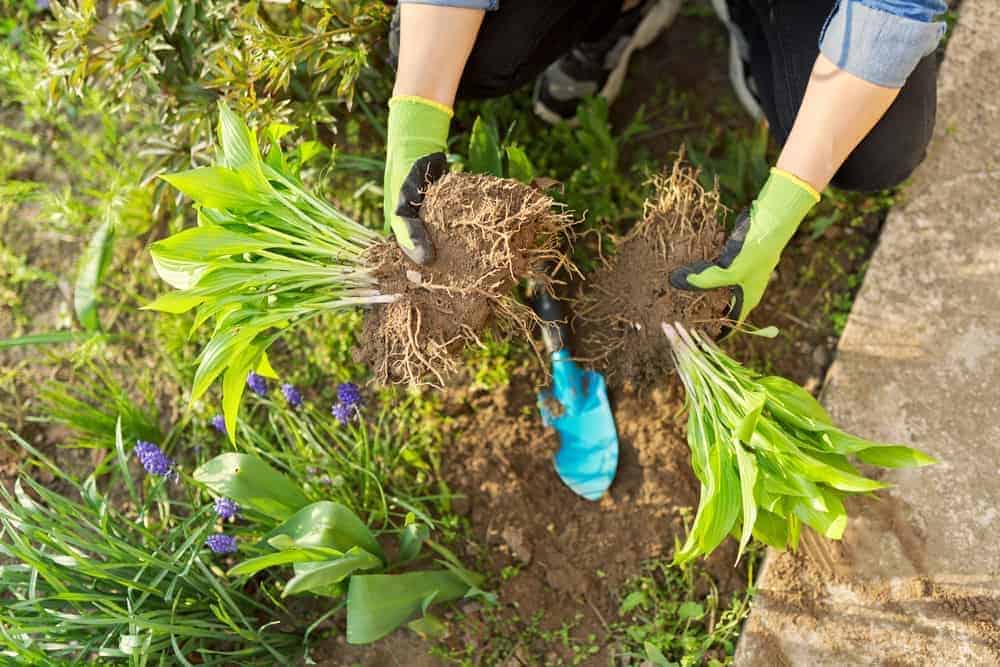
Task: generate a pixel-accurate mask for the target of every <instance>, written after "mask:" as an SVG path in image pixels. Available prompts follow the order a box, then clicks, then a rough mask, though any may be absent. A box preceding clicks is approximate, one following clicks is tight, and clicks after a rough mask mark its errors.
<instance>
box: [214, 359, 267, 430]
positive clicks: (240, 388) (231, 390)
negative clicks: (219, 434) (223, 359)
mask: <svg viewBox="0 0 1000 667" xmlns="http://www.w3.org/2000/svg"><path fill="white" fill-rule="evenodd" d="M261 352H263V349H262V348H261V346H260V345H259V344H257V345H253V344H251V345H248V346H247V347H245V348H243V349H241V350H238V351H236V353H235V354H234V355H233V356H232V358H231V361H230V362H229V367H228V368H226V373H225V375H223V376H222V417H223V419H224V420H225V422H226V434H227V435H228V437H229V442H231V443H233V444H234V445H235V444H236V417H237V416H238V415H239V412H240V400H241V399H242V398H243V393H244V392H245V391H246V387H247V376H248V375H250V371H251V370H253V368H254V366H255V365H256V364H257V363H258V361H259V359H260V355H261Z"/></svg>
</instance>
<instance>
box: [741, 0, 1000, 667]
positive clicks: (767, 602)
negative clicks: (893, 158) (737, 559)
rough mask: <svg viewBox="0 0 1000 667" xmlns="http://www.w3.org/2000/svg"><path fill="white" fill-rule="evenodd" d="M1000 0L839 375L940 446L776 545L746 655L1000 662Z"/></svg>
mask: <svg viewBox="0 0 1000 667" xmlns="http://www.w3.org/2000/svg"><path fill="white" fill-rule="evenodd" d="M998 35H1000V2H997V0H964V2H963V3H962V7H961V12H960V17H959V24H958V26H957V28H956V29H955V33H954V35H953V37H952V41H951V43H950V44H949V45H948V55H947V58H946V60H945V63H944V66H943V69H942V73H941V83H940V87H939V96H940V106H939V111H938V122H937V130H936V136H935V140H934V142H933V143H932V145H931V148H930V150H929V154H928V158H927V160H926V161H925V163H924V164H923V165H921V166H920V168H919V169H918V171H917V173H916V174H915V176H914V179H913V182H912V183H911V185H910V186H909V187H908V188H907V190H906V199H907V202H906V203H904V204H903V205H902V206H901V207H899V208H896V209H894V210H893V211H892V212H891V213H890V215H889V219H888V220H887V222H886V225H885V229H884V231H883V233H882V237H881V239H880V243H879V247H878V248H877V250H876V252H875V254H874V256H873V258H872V261H871V265H870V269H869V271H868V274H867V276H866V278H865V282H864V285H863V286H862V288H861V291H860V293H859V295H858V298H857V300H856V302H855V305H854V309H853V310H852V312H851V315H850V318H849V320H848V324H847V327H846V329H845V331H844V335H843V337H842V339H841V341H840V345H839V348H838V352H837V358H836V361H835V362H834V365H833V367H832V368H831V370H830V374H829V376H828V378H827V383H826V386H825V389H824V392H823V402H824V403H825V405H826V407H827V408H828V409H829V411H830V412H831V414H832V415H833V417H834V420H835V422H836V423H838V424H840V425H842V426H843V427H844V428H846V429H847V430H848V431H851V432H855V433H858V434H859V435H863V436H865V437H870V438H876V439H882V440H887V441H899V442H905V443H911V444H913V445H914V446H916V447H919V448H920V449H923V450H924V451H927V452H929V453H931V454H933V455H934V456H936V457H938V458H939V459H940V460H941V463H940V464H939V465H936V466H932V467H929V468H923V469H919V470H905V471H894V472H890V473H885V474H882V478H883V479H884V480H885V481H888V482H890V483H892V484H894V485H895V486H894V488H892V489H890V490H889V491H888V492H886V493H882V494H880V499H879V500H878V501H872V500H868V499H863V500H855V501H854V502H852V503H849V504H848V510H849V512H851V516H852V520H851V523H850V525H849V527H848V529H847V532H846V533H845V536H844V540H843V542H842V543H839V544H837V543H828V542H825V541H820V540H815V539H812V540H810V541H809V542H808V543H806V544H804V545H803V549H802V550H801V551H800V553H799V554H788V553H778V552H771V553H769V554H768V556H767V558H766V560H765V564H764V567H763V570H762V573H761V576H760V579H759V581H758V586H759V590H760V592H759V595H758V598H757V600H756V602H755V607H754V610H753V612H752V613H751V615H750V618H749V620H748V621H747V624H746V627H745V629H744V634H743V637H742V638H741V641H740V645H739V647H738V651H737V654H736V664H737V665H767V666H768V667H770V666H772V665H809V666H810V667H813V666H816V667H820V666H824V665H831V666H832V665H837V666H838V667H839V666H843V665H942V666H944V665H947V666H949V667H950V666H953V665H996V664H1000V330H998V328H997V325H998V314H1000V37H998Z"/></svg>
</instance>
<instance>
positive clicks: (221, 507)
mask: <svg viewBox="0 0 1000 667" xmlns="http://www.w3.org/2000/svg"><path fill="white" fill-rule="evenodd" d="M239 512H240V505H239V503H237V502H236V501H235V500H232V499H231V498H222V497H220V498H216V499H215V513H216V514H218V515H219V518H220V519H223V520H226V519H232V518H233V517H234V516H236V515H237V514H239Z"/></svg>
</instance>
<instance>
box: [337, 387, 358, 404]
mask: <svg viewBox="0 0 1000 667" xmlns="http://www.w3.org/2000/svg"><path fill="white" fill-rule="evenodd" d="M337 399H338V400H339V401H340V402H341V403H343V404H344V405H346V406H347V407H349V408H353V407H357V406H358V405H360V404H361V390H360V389H358V385H356V384H354V383H353V382H342V383H340V384H339V385H337Z"/></svg>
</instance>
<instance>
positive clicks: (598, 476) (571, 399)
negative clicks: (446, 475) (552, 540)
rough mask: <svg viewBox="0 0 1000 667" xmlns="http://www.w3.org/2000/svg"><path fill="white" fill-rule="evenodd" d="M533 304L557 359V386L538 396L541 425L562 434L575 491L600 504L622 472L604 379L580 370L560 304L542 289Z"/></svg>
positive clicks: (563, 458) (561, 469) (562, 457)
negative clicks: (573, 353) (572, 351)
mask: <svg viewBox="0 0 1000 667" xmlns="http://www.w3.org/2000/svg"><path fill="white" fill-rule="evenodd" d="M532 306H533V307H534V309H535V312H536V313H537V314H538V316H539V317H540V318H541V320H542V339H543V341H544V342H545V349H546V350H547V351H548V353H549V354H550V355H551V356H552V388H551V389H547V390H545V391H542V392H540V393H539V394H538V408H539V410H540V411H541V413H542V422H543V423H544V424H545V425H546V426H551V427H552V428H554V429H555V430H556V432H557V433H558V434H559V451H557V452H556V455H555V465H556V472H557V473H559V477H560V478H562V481H563V482H565V483H566V486H568V487H569V488H570V489H572V490H573V491H574V492H575V493H577V494H579V495H581V496H583V497H584V498H586V499H587V500H598V499H599V498H600V497H601V496H602V495H604V492H605V491H607V489H608V487H609V486H611V482H612V481H613V480H614V478H615V471H616V470H617V468H618V433H617V431H616V430H615V418H614V415H612V414H611V405H610V404H609V403H608V390H607V387H606V385H605V384H604V377H603V376H601V374H600V373H597V372H595V371H592V370H585V369H582V368H580V367H579V366H578V365H577V364H576V362H575V361H573V359H572V356H571V355H570V351H569V347H568V344H569V331H568V328H567V326H566V323H565V321H564V319H563V315H562V308H561V307H560V305H559V302H558V301H557V300H556V299H555V298H553V297H552V296H551V295H550V294H549V293H548V292H546V291H545V290H544V289H541V288H538V289H536V290H535V294H534V296H533V298H532Z"/></svg>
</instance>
